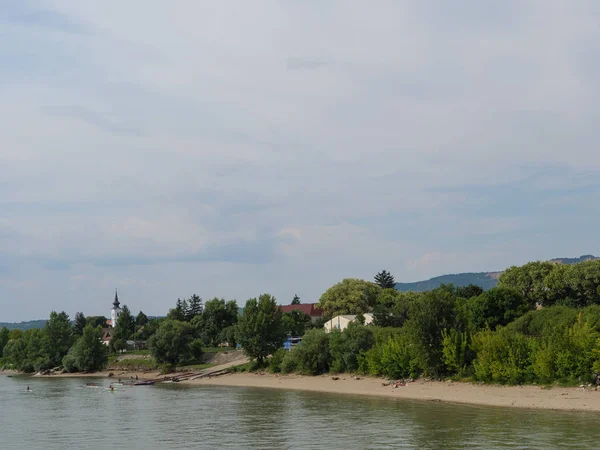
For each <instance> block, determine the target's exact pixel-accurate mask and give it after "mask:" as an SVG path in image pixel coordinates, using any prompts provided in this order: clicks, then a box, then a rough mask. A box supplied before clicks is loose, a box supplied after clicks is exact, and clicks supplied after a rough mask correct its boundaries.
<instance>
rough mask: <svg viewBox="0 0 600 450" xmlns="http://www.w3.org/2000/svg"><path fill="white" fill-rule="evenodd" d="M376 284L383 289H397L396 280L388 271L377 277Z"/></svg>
mask: <svg viewBox="0 0 600 450" xmlns="http://www.w3.org/2000/svg"><path fill="white" fill-rule="evenodd" d="M375 283H376V284H377V286H379V287H380V288H381V289H395V288H396V280H394V275H392V274H391V273H389V272H388V271H387V270H382V271H381V272H379V273H378V274H376V275H375Z"/></svg>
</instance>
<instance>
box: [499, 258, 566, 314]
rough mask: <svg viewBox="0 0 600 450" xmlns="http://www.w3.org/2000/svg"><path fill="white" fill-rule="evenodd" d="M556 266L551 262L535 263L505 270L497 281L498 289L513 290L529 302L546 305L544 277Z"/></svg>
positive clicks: (546, 295) (546, 293)
mask: <svg viewBox="0 0 600 450" xmlns="http://www.w3.org/2000/svg"><path fill="white" fill-rule="evenodd" d="M555 267H556V264H554V263H551V262H547V261H546V262H542V261H535V262H530V263H527V264H525V265H523V266H521V267H516V266H513V267H510V268H508V269H506V270H505V271H504V272H503V273H502V275H500V278H499V279H498V287H505V288H509V289H515V290H517V291H519V292H520V293H521V295H522V296H523V297H524V298H525V299H526V300H528V301H529V302H531V303H532V304H533V305H535V303H540V304H542V305H544V306H547V305H548V301H547V299H548V289H547V287H546V283H545V281H546V277H547V276H548V275H549V274H550V272H552V271H553V270H554V268H555Z"/></svg>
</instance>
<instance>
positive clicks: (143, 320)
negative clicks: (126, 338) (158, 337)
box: [135, 311, 148, 328]
mask: <svg viewBox="0 0 600 450" xmlns="http://www.w3.org/2000/svg"><path fill="white" fill-rule="evenodd" d="M147 323H148V316H147V315H146V314H144V312H143V311H140V312H139V313H138V315H137V317H136V318H135V326H136V327H138V328H141V327H143V326H144V325H146V324H147Z"/></svg>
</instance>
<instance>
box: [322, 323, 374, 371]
mask: <svg viewBox="0 0 600 450" xmlns="http://www.w3.org/2000/svg"><path fill="white" fill-rule="evenodd" d="M374 344H375V338H374V337H373V333H372V332H371V330H370V329H369V328H367V327H365V326H363V325H360V324H358V323H351V324H350V325H348V327H347V328H346V329H345V330H344V331H342V332H340V331H338V330H334V331H332V332H331V334H330V339H329V352H330V354H331V361H332V362H331V370H332V371H333V372H352V371H356V370H358V369H359V356H360V355H362V354H363V353H364V352H366V351H367V350H369V349H370V348H371V347H373V345H374Z"/></svg>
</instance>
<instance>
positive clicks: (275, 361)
mask: <svg viewBox="0 0 600 450" xmlns="http://www.w3.org/2000/svg"><path fill="white" fill-rule="evenodd" d="M287 353H288V351H287V350H285V349H283V348H280V349H279V350H277V351H276V352H275V353H273V356H271V359H270V360H269V372H271V373H278V372H281V365H282V363H283V360H284V358H285V355H286V354H287Z"/></svg>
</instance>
